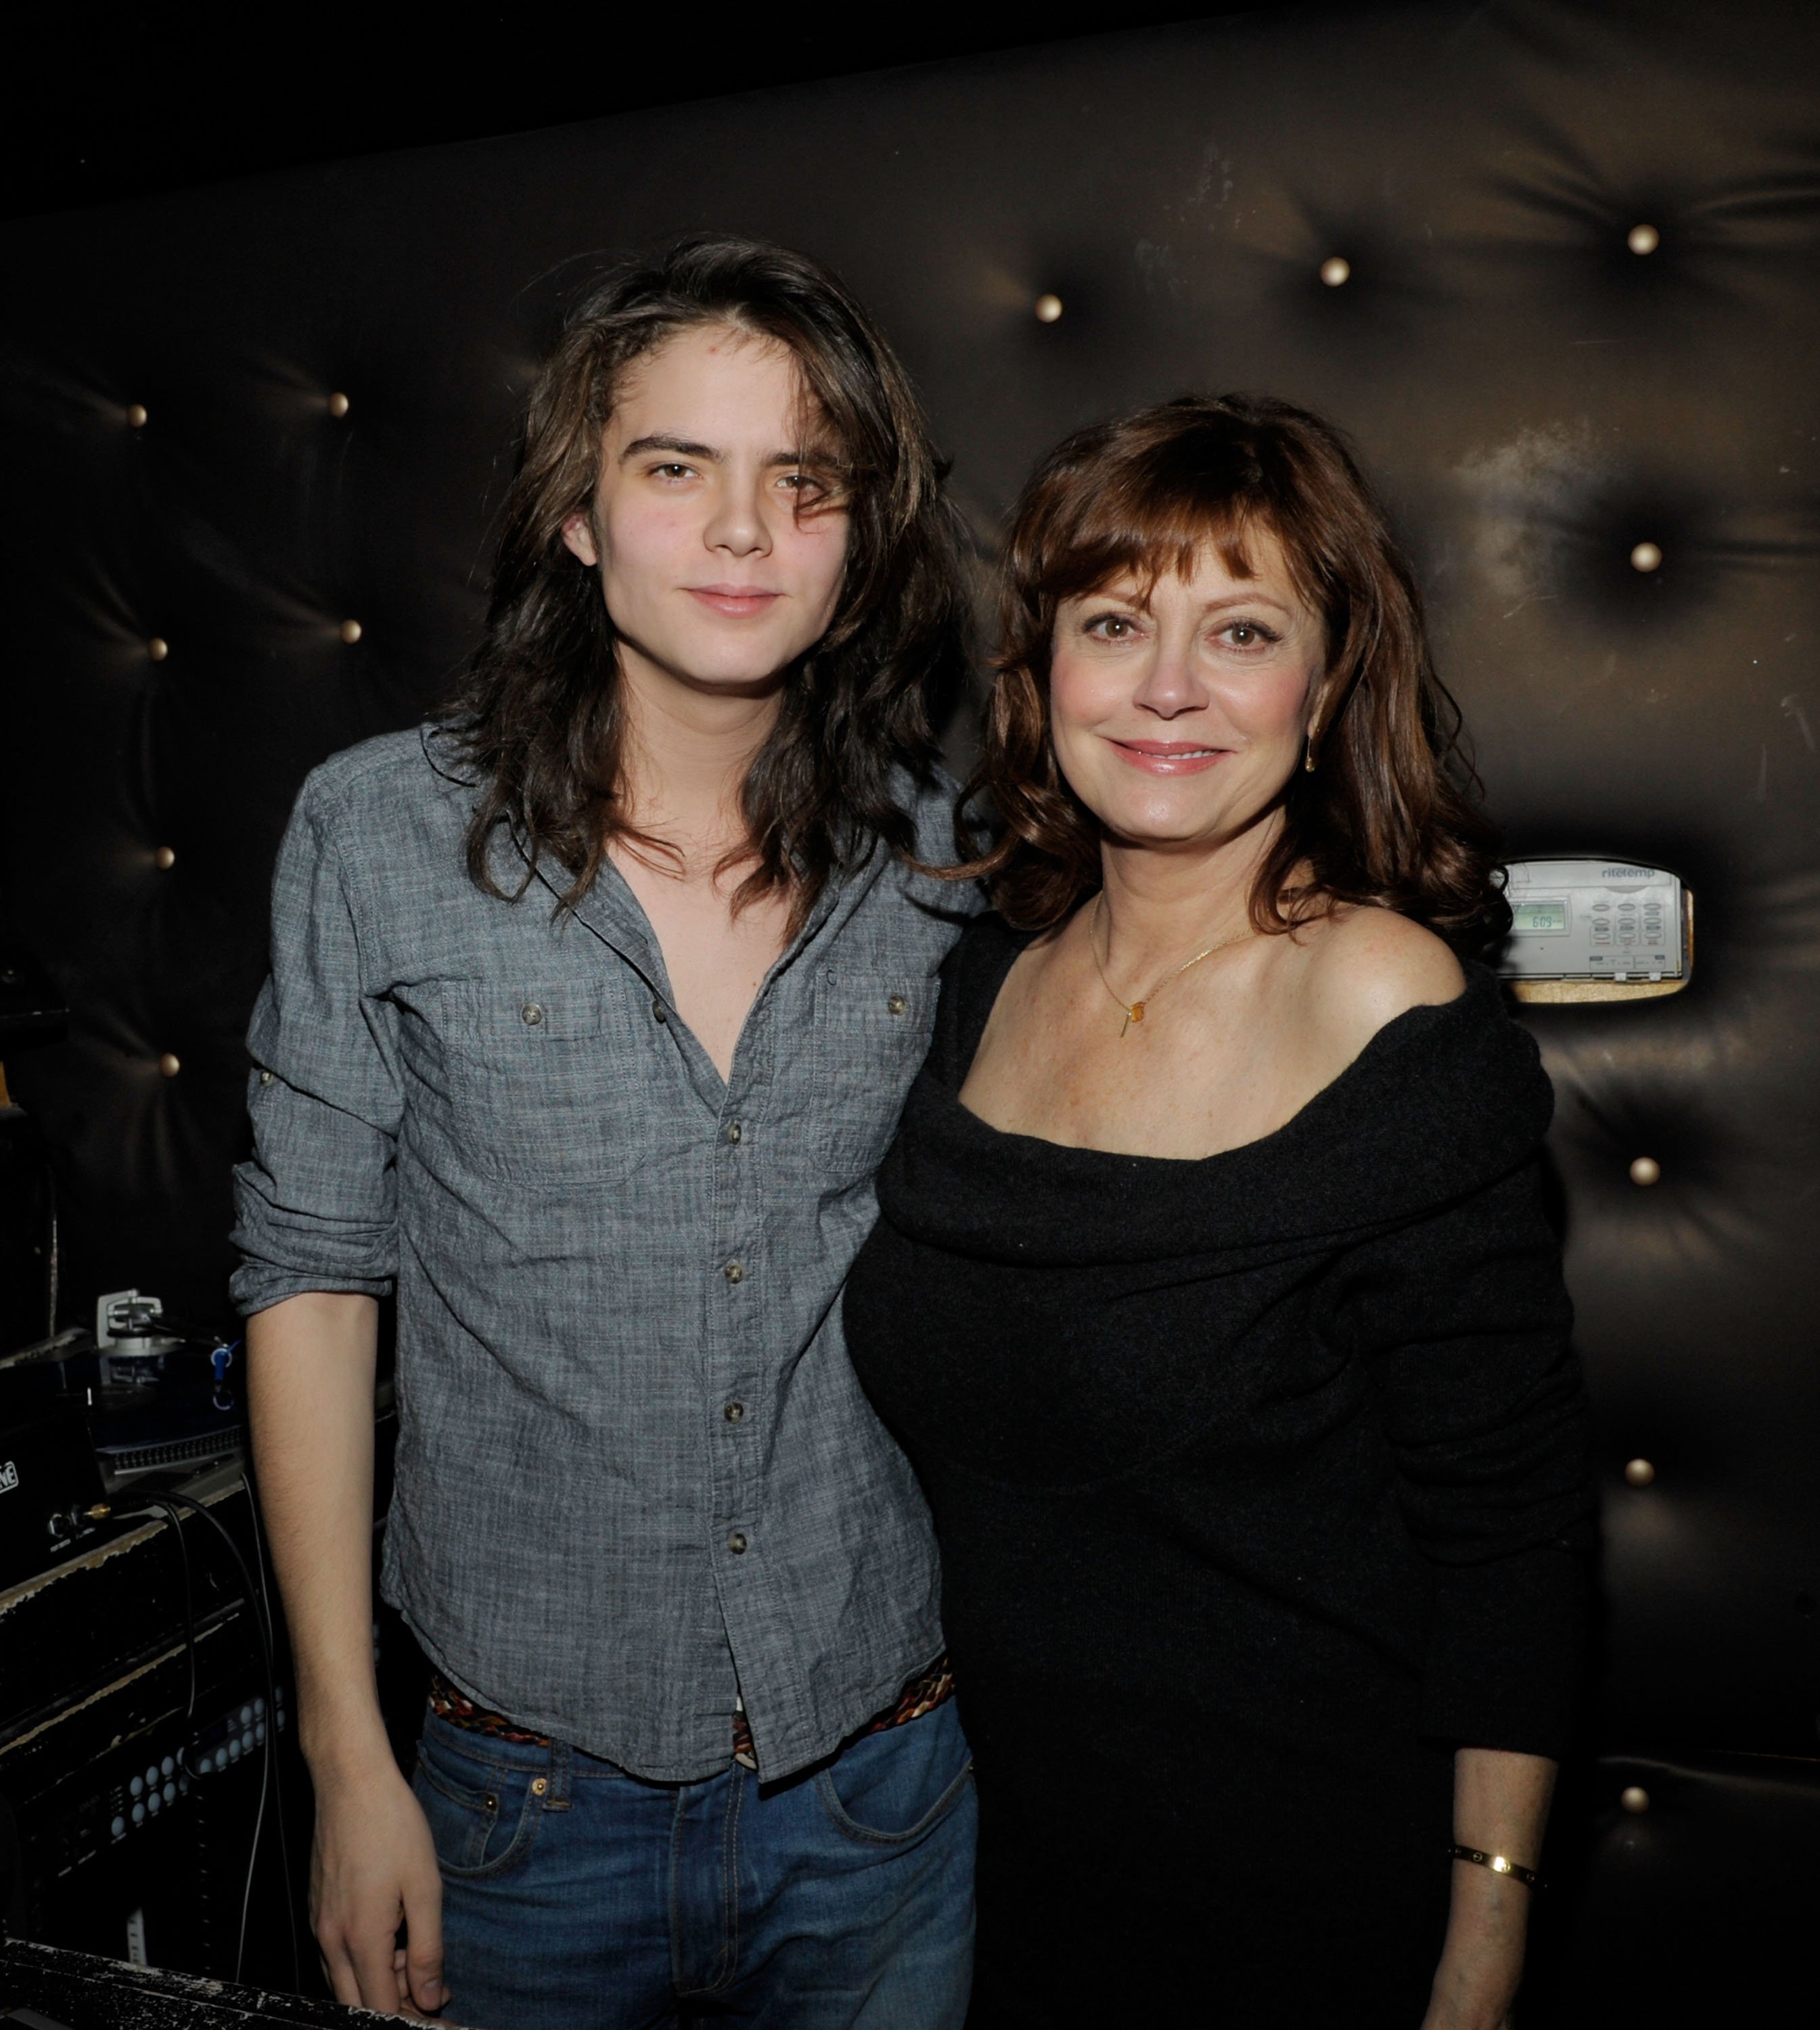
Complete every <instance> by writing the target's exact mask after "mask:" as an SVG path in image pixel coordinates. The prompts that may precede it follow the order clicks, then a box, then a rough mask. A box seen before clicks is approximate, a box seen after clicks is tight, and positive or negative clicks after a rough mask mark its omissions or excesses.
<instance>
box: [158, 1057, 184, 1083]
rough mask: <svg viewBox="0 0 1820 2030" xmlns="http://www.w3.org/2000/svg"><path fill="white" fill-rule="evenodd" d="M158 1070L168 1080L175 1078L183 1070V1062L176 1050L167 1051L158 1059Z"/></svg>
mask: <svg viewBox="0 0 1820 2030" xmlns="http://www.w3.org/2000/svg"><path fill="white" fill-rule="evenodd" d="M158 1069H159V1070H160V1071H161V1072H162V1073H163V1074H164V1076H165V1077H166V1078H175V1077H176V1075H177V1073H179V1072H180V1071H181V1070H182V1069H183V1065H182V1062H181V1061H180V1059H179V1058H178V1056H177V1054H176V1051H175V1050H166V1051H165V1054H164V1055H163V1056H162V1058H159V1059H158Z"/></svg>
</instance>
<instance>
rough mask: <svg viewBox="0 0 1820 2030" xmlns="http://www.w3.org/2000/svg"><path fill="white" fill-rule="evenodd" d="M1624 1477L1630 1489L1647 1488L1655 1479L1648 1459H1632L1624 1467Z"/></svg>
mask: <svg viewBox="0 0 1820 2030" xmlns="http://www.w3.org/2000/svg"><path fill="white" fill-rule="evenodd" d="M1624 1477H1625V1479H1626V1480H1627V1481H1629V1483H1630V1484H1631V1485H1632V1487H1647V1486H1648V1485H1649V1484H1650V1482H1651V1481H1652V1480H1654V1479H1655V1466H1654V1464H1653V1463H1651V1461H1650V1460H1648V1459H1632V1460H1631V1462H1630V1463H1629V1465H1627V1466H1626V1467H1625V1470H1624Z"/></svg>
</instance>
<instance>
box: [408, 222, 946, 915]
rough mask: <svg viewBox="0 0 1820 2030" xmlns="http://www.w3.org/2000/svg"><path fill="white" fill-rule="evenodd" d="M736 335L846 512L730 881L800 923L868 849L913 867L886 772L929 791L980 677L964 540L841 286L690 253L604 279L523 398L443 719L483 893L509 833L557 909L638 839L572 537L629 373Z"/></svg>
mask: <svg viewBox="0 0 1820 2030" xmlns="http://www.w3.org/2000/svg"><path fill="white" fill-rule="evenodd" d="M698 325H731V326H733V327H734V329H737V330H739V331H742V332H746V333H750V334H752V336H754V337H755V338H761V339H768V340H774V341H775V342H776V343H778V344H781V345H783V346H786V347H787V348H789V351H790V352H791V353H792V354H793V355H794V357H795V359H796V362H797V367H798V369H799V371H800V376H801V384H802V393H803V403H802V407H803V412H804V413H803V419H802V425H801V427H802V429H803V431H804V438H805V441H804V444H803V446H802V452H803V456H804V463H805V465H806V466H808V467H812V469H814V470H816V471H817V472H818V473H819V474H822V475H823V477H825V478H831V481H832V485H833V489H834V497H835V498H837V499H838V500H839V501H840V503H841V505H842V506H844V507H845V508H846V510H847V511H848V514H849V538H848V549H847V558H846V563H845V574H844V577H843V580H842V583H841V591H840V594H839V597H838V602H837V605H836V609H835V612H834V619H833V620H832V622H831V623H830V626H829V628H828V631H827V632H826V634H825V635H823V638H822V639H821V640H820V641H818V642H817V643H816V644H815V646H814V648H813V649H812V650H811V651H810V652H809V653H808V655H807V656H805V657H804V659H803V660H802V661H801V662H800V664H799V665H798V666H797V667H796V668H795V669H794V670H793V671H791V672H790V673H789V676H788V678H787V679H786V683H785V686H784V690H783V695H782V703H781V707H780V709H779V712H778V719H777V723H776V725H775V727H774V728H773V730H772V731H771V734H770V736H769V738H767V740H766V742H765V743H764V745H763V747H762V748H761V749H760V752H759V753H758V754H757V755H756V757H755V758H754V760H753V761H752V767H751V768H750V770H749V771H748V774H747V776H746V780H745V789H744V793H743V802H744V814H745V824H746V832H747V838H746V841H745V844H744V845H743V846H741V848H739V849H738V850H736V851H735V852H734V853H731V854H730V856H729V857H728V861H726V863H724V864H723V866H722V870H721V871H722V872H730V871H732V870H733V869H734V868H738V867H741V866H746V867H748V868H749V871H748V872H747V873H746V875H745V878H744V879H743V880H742V881H741V883H740V886H739V887H738V888H737V890H735V892H734V907H735V909H740V908H743V907H745V906H746V905H748V904H750V903H752V902H756V901H757V900H758V899H760V898H761V897H763V896H767V895H771V894H788V895H789V898H790V905H791V906H790V919H791V922H792V925H793V928H795V927H800V924H801V923H802V921H803V920H804V918H805V917H806V916H808V913H809V911H810V910H811V909H812V907H813V906H814V904H815V899H816V898H817V896H818V895H819V894H820V893H821V891H822V890H823V887H825V886H826V883H827V882H828V880H829V879H830V878H831V877H832V876H835V875H838V874H840V873H842V872H847V871H849V870H851V869H852V868H853V867H855V866H856V865H857V864H860V862H862V861H864V859H865V858H866V857H867V855H868V854H870V853H871V851H872V850H874V848H875V843H876V842H878V840H881V839H882V840H883V841H884V842H885V843H886V845H887V846H890V847H891V848H892V849H893V850H897V852H899V853H904V854H906V855H908V854H909V853H912V850H913V849H914V846H915V835H914V823H913V820H912V816H910V814H909V813H908V812H907V811H906V810H905V809H904V808H903V805H902V802H901V799H900V794H899V791H900V788H901V785H894V783H893V771H894V769H897V768H901V769H904V770H907V771H908V772H909V775H910V776H911V777H912V779H918V780H926V779H927V778H928V776H929V775H930V771H931V770H932V768H933V767H934V761H935V757H936V753H937V745H936V730H937V728H938V726H939V724H940V723H941V719H942V715H943V714H944V713H945V711H946V709H947V708H948V706H949V702H950V701H951V700H952V699H953V697H955V696H956V693H957V689H958V686H960V684H961V682H964V677H965V671H966V646H967V644H966V621H967V604H966V600H965V596H964V591H963V589H962V585H961V580H960V570H959V565H958V548H957V544H956V523H955V521H954V519H953V513H952V510H951V509H950V508H949V506H948V504H947V503H946V501H945V499H944V497H943V495H942V486H941V479H942V472H941V468H940V467H939V466H938V463H937V460H936V457H935V455H934V450H933V448H932V447H931V445H930V438H929V432H928V429H927V425H926V423H925V422H924V420H923V412H922V408H921V406H920V404H919V402H918V401H917V399H916V393H915V391H914V390H913V389H912V386H911V385H910V381H909V378H908V376H907V375H906V374H905V373H904V370H903V368H902V367H901V366H900V365H899V364H898V362H897V359H896V358H895V356H894V355H893V353H892V351H891V349H890V346H889V345H888V344H886V340H885V339H884V336H883V335H882V333H881V332H880V331H879V330H878V327H877V326H876V325H875V324H874V323H873V322H872V321H871V318H869V317H868V316H867V314H866V312H865V311H864V310H863V309H862V308H861V307H860V305H859V303H856V301H855V300H854V299H853V297H852V296H851V295H849V293H848V292H847V290H846V289H845V288H844V287H843V285H842V284H841V283H840V281H838V280H837V279H836V277H834V276H833V275H832V274H830V273H829V272H828V270H826V269H825V268H823V267H822V266H820V265H819V263H817V262H814V261H812V260H811V259H810V258H808V256H807V255H802V254H797V253H793V252H790V251H788V250H787V249H786V248H783V247H771V246H766V245H763V244H759V243H756V242H754V241H751V240H734V239H726V238H710V237H706V236H704V237H698V238H695V239H691V240H685V241H684V242H682V244H680V245H678V246H676V247H672V248H671V249H670V251H667V253H664V254H663V255H659V256H658V257H656V258H651V259H646V260H641V261H638V262H633V263H630V264H629V265H627V266H624V267H622V268H620V269H619V270H617V271H616V272H615V273H611V274H610V275H609V276H608V277H607V278H606V279H605V280H604V281H603V282H601V283H600V285H599V286H598V287H597V288H596V289H595V290H594V291H593V292H592V293H591V294H590V295H589V297H588V298H587V299H586V300H585V302H584V303H581V306H580V307H578V310H576V311H575V313H574V315H573V316H572V317H571V318H570V319H569V322H568V323H567V325H566V328H565V329H564V331H563V335H562V336H561V338H560V339H559V341H558V343H557V344H556V347H555V351H554V352H553V353H552V356H551V358H550V359H549V361H548V363H547V364H546V366H544V370H543V373H542V374H541V376H540V378H539V380H538V382H537V387H536V389H535V391H534V392H533V396H532V398H531V402H530V407H529V414H528V415H527V418H526V426H525V437H524V450H523V455H522V460H521V463H520V465H519V468H518V475H517V477H516V478H515V479H514V481H513V484H512V486H511V491H510V492H509V493H508V494H507V498H506V500H505V503H504V505H503V509H502V511H501V518H500V519H501V526H500V536H499V541H498V545H497V548H496V552H495V558H494V563H493V570H492V584H491V598H490V601H489V604H488V612H487V621H486V632H485V638H484V639H483V640H482V641H481V645H480V647H479V648H478V649H477V651H476V652H475V653H474V656H473V658H472V660H470V664H469V665H468V667H467V669H466V672H465V675H464V676H463V679H462V683H461V685H460V687H459V690H458V692H457V693H456V695H455V697H454V698H453V700H452V701H451V703H450V704H449V705H448V707H447V708H446V709H445V711H444V713H443V714H442V715H441V718H442V723H444V725H446V726H447V727H448V728H449V729H450V730H451V731H452V732H454V733H455V735H456V736H457V738H458V739H459V742H460V743H461V746H462V752H463V753H464V756H465V758H466V762H467V764H468V765H469V767H470V768H471V769H472V770H473V771H474V774H475V775H476V776H477V779H479V781H480V783H481V796H480V798H479V801H478V802H477V805H476V806H475V809H474V816H473V819H472V821H471V822H470V825H469V827H468V833H467V865H468V871H469V872H470V875H471V876H472V877H473V879H474V881H475V882H476V883H477V884H478V885H479V886H480V887H481V888H483V889H485V890H487V891H488V893H490V894H505V893H507V890H505V889H503V888H502V887H500V883H499V882H498V881H497V879H496V877H495V874H494V872H493V857H494V849H495V846H496V844H497V843H498V838H499V835H500V833H501V832H502V831H503V832H505V833H507V834H508V835H510V838H511V842H512V843H513V844H514V846H515V847H516V848H517V850H518V853H519V854H521V855H522V859H523V862H524V866H525V874H524V877H523V879H522V881H521V882H519V883H518V885H517V887H516V888H515V889H514V890H512V891H511V892H512V893H513V894H514V895H515V896H516V895H522V894H523V893H524V891H525V889H526V887H528V886H529V883H530V881H531V880H532V879H533V878H534V877H535V876H537V873H538V872H540V871H541V870H542V869H543V868H544V866H545V863H546V862H553V863H554V864H555V867H557V868H560V869H561V870H562V872H563V876H566V880H565V881H563V882H562V883H557V882H555V881H552V886H554V887H557V888H558V891H559V902H558V904H557V907H558V909H559V911H561V910H566V909H574V907H575V906H576V905H578V903H579V902H581V899H582V898H584V897H585V895H586V894H587V893H588V892H589V889H590V888H591V887H592V886H593V883H594V882H595V880H596V878H597V877H598V876H599V874H600V868H601V864H602V862H603V861H604V859H605V857H606V854H607V847H608V845H609V843H610V842H611V840H612V839H614V838H615V837H629V838H630V839H631V840H632V841H633V842H634V843H635V844H636V845H637V846H638V847H639V848H640V850H641V851H644V852H645V853H648V854H652V855H654V856H656V857H659V858H662V857H666V856H668V857H674V850H673V849H670V848H667V846H665V844H664V842H663V841H662V840H661V839H657V838H652V837H650V836H648V835H644V834H641V833H640V832H638V831H637V829H636V828H635V827H634V826H633V824H632V823H631V821H630V817H629V814H628V813H627V812H626V808H625V803H624V775H625V764H626V738H627V732H628V728H627V724H626V708H625V704H624V701H623V699H622V695H621V687H620V683H619V680H618V660H617V653H616V646H615V631H614V628H613V623H612V621H611V619H610V617H609V615H608V614H607V608H606V603H605V601H604V600H603V598H602V597H601V593H600V580H599V578H598V577H597V576H596V574H595V572H593V571H591V570H589V569H588V568H587V567H585V566H583V565H582V564H581V563H580V562H579V561H578V560H577V559H576V558H575V557H574V556H573V555H572V554H571V553H570V550H569V548H568V547H567V545H566V544H565V543H564V541H563V523H564V522H566V520H567V519H569V518H570V516H572V515H577V514H589V513H590V512H591V511H592V504H593V499H594V490H595V486H596V481H597V480H598V477H599V473H600V453H601V446H602V441H603V439H604V434H605V432H606V429H607V423H608V421H609V418H611V415H612V411H613V404H614V400H615V394H616V392H617V391H618V389H619V388H620V387H621V386H622V385H623V383H624V380H625V377H626V373H627V371H628V370H629V369H630V368H632V367H633V366H635V365H636V364H637V362H638V361H640V360H641V359H644V358H646V357H648V355H650V354H651V353H652V352H653V351H656V349H657V348H659V347H660V346H662V345H663V344H664V343H665V342H666V341H667V340H669V339H670V338H672V337H674V336H675V335H676V334H677V333H680V332H682V331H685V330H688V329H690V328H692V327H693V326H698Z"/></svg>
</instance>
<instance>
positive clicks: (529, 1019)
mask: <svg viewBox="0 0 1820 2030" xmlns="http://www.w3.org/2000/svg"><path fill="white" fill-rule="evenodd" d="M518 1018H519V1020H520V1021H522V1022H523V1024H525V1026H526V1028H528V1029H540V1028H542V1027H543V1026H544V1009H543V1005H542V1003H541V1002H536V1001H527V1002H526V1003H525V1005H524V1006H523V1007H522V1008H521V1009H519V1010H518Z"/></svg>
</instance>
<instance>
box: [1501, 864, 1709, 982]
mask: <svg viewBox="0 0 1820 2030" xmlns="http://www.w3.org/2000/svg"><path fill="white" fill-rule="evenodd" d="M1508 873H1509V879H1508V883H1507V885H1506V889H1505V894H1506V898H1507V899H1508V901H1509V902H1510V942H1509V943H1508V944H1507V945H1506V946H1505V949H1504V952H1503V955H1502V959H1501V960H1500V961H1499V972H1502V974H1503V975H1504V976H1505V977H1506V979H1508V980H1620V981H1625V982H1630V981H1650V980H1660V981H1666V980H1681V979H1684V977H1685V976H1686V973H1687V969H1688V960H1689V957H1690V954H1689V952H1688V939H1687V935H1686V931H1687V906H1686V901H1685V898H1684V891H1683V890H1682V887H1681V879H1680V877H1679V876H1677V875H1673V874H1670V873H1669V872H1666V869H1664V868H1659V867H1640V866H1638V865H1636V864H1634V863H1633V862H1631V861H1620V860H1592V859H1586V860H1519V861H1513V862H1512V863H1511V864H1510V868H1509V870H1508Z"/></svg>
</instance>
